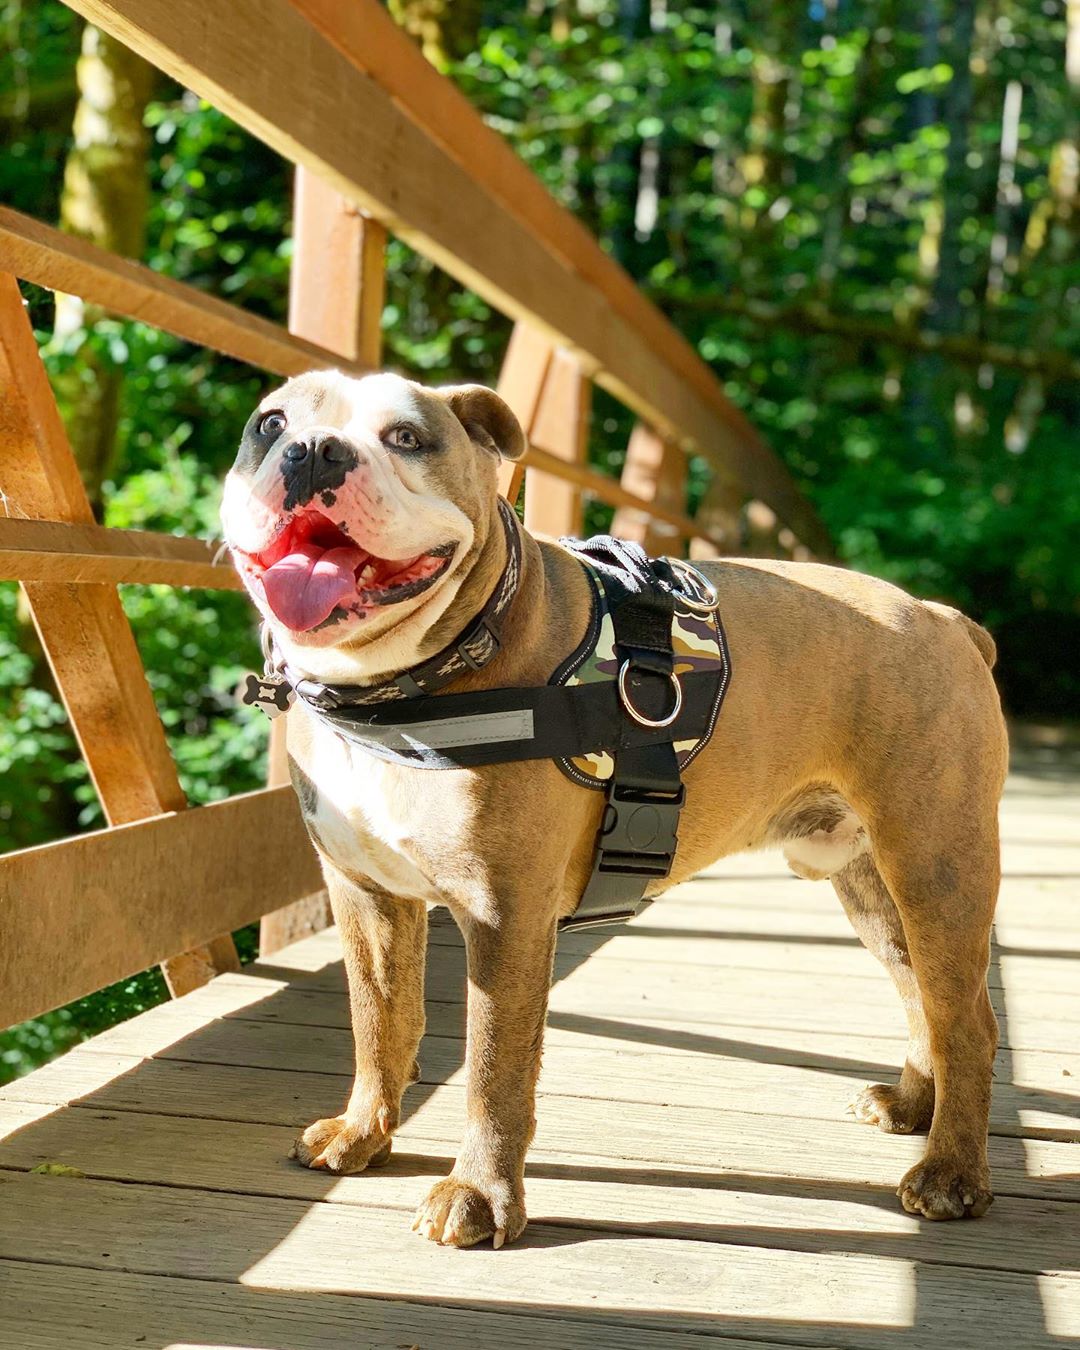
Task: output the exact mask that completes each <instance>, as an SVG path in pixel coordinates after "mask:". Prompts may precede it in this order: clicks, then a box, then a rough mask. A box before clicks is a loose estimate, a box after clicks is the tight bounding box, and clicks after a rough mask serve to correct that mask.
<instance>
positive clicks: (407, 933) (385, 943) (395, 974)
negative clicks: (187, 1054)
mask: <svg viewBox="0 0 1080 1350" xmlns="http://www.w3.org/2000/svg"><path fill="white" fill-rule="evenodd" d="M325 871H326V881H327V886H328V888H329V891H330V901H331V904H332V906H333V910H334V918H335V919H336V921H337V925H338V930H339V932H340V934H341V942H342V947H343V948H344V952H345V968H346V972H347V974H348V978H349V1005H350V1009H351V1012H352V1029H353V1040H354V1043H355V1049H356V1079H355V1082H354V1084H353V1090H352V1093H351V1095H350V1097H349V1102H348V1105H347V1106H346V1107H345V1110H344V1112H343V1113H342V1114H341V1115H340V1116H331V1117H329V1118H328V1119H326V1120H317V1121H315V1123H314V1124H313V1125H309V1126H308V1128H307V1129H306V1130H305V1131H304V1132H303V1134H302V1135H301V1136H300V1138H299V1139H297V1141H296V1143H295V1144H294V1145H293V1153H292V1156H293V1157H295V1158H297V1159H298V1160H299V1161H300V1162H302V1163H303V1164H304V1165H305V1166H306V1167H319V1168H322V1167H325V1168H326V1169H327V1170H329V1171H331V1172H362V1171H363V1170H364V1168H365V1167H371V1166H378V1164H379V1163H383V1162H385V1161H386V1160H387V1158H389V1156H390V1148H391V1136H392V1134H393V1132H394V1129H395V1127H396V1126H397V1123H398V1119H399V1116H400V1110H401V1097H402V1093H403V1092H404V1091H405V1089H406V1087H408V1085H409V1083H410V1082H412V1081H413V1080H414V1078H415V1076H416V1051H417V1047H418V1046H419V1044H420V1038H421V1036H422V1035H423V1034H424V956H425V947H426V941H427V910H426V907H425V906H424V904H423V902H422V901H420V900H407V899H403V898H402V897H400V896H392V895H389V894H388V893H387V892H386V891H383V890H381V889H380V888H379V887H377V886H374V885H367V884H365V885H360V884H358V883H355V882H352V881H350V880H348V879H347V878H346V877H345V876H344V875H343V874H342V873H340V872H338V871H337V870H336V869H335V868H333V867H331V866H329V865H327V866H326V867H325Z"/></svg>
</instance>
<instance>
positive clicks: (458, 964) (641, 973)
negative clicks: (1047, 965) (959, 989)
mask: <svg viewBox="0 0 1080 1350" xmlns="http://www.w3.org/2000/svg"><path fill="white" fill-rule="evenodd" d="M652 951H653V959H652V961H651V962H642V961H634V960H624V959H622V958H620V957H619V956H617V955H609V956H608V957H607V958H605V959H604V960H603V961H602V963H601V964H600V965H599V971H602V972H603V975H602V984H600V985H599V990H600V993H599V996H598V998H597V1001H596V1003H595V1005H594V1006H595V1010H596V1012H597V1013H598V1014H604V1013H607V1012H609V1011H611V1010H612V1004H613V1003H616V1004H618V1006H619V1007H621V1006H622V1005H623V1003H624V1001H625V1000H627V999H628V998H629V999H633V998H635V997H636V998H637V1001H638V1002H640V1003H647V1004H649V1005H651V1006H652V1007H654V1008H655V1007H656V1006H665V1007H669V1006H673V1005H674V999H673V997H672V995H673V994H674V993H676V992H679V991H682V990H684V989H685V992H686V999H685V1002H684V1003H683V1004H682V1005H681V1006H682V1010H683V1012H684V1014H685V1015H686V1016H687V1017H689V1018H694V1019H697V1020H702V1021H705V1020H707V1019H708V1016H709V1013H710V1010H712V1011H713V1012H715V1013H716V1014H718V1015H722V1013H723V1011H724V1010H725V1009H726V1008H729V1007H732V1006H733V1005H738V1006H739V1007H740V1009H745V1008H747V1007H748V1006H749V1008H750V1011H751V1012H752V1013H753V1015H757V1009H758V1005H759V1000H760V999H761V998H762V996H764V997H765V998H769V999H772V1001H773V1004H774V1006H775V1007H776V1008H777V1010H778V1012H779V1013H780V1014H781V1015H786V1014H788V1013H790V1012H792V1011H794V1012H796V1013H798V1012H799V1011H800V1010H802V1009H803V1008H805V1009H806V1010H807V1011H806V1015H805V1023H804V1025H806V1026H811V1027H812V1026H815V1025H818V1024H819V1019H821V1018H822V1017H824V1016H827V1015H828V1014H827V1012H826V1013H824V1014H823V1013H819V1012H817V1011H813V1012H812V1011H810V1010H811V1009H816V1008H817V1007H818V1006H821V1007H823V1008H825V1009H828V1007H829V1006H830V1005H832V1006H835V1008H836V1009H837V1010H838V1011H839V1010H842V1009H843V1007H844V1005H846V1004H850V1002H851V1001H853V1000H855V1001H857V1003H858V1005H859V1007H860V1009H861V1010H862V1014H861V1017H860V1027H861V1029H863V1030H867V1029H869V1028H871V1027H876V1026H879V1025H885V1026H888V1027H891V1026H894V1025H895V1026H897V1027H898V1028H899V1027H901V1026H902V1025H903V1022H902V1021H900V1020H898V1018H897V1013H898V1012H899V1008H900V1003H899V999H897V998H896V995H895V993H894V990H893V986H892V983H891V982H890V980H889V979H888V977H887V976H886V974H885V972H884V971H878V970H875V969H874V968H873V967H869V968H867V969H864V970H862V971H859V972H858V973H857V974H852V975H848V976H846V977H845V978H844V980H843V982H841V981H839V980H837V979H836V977H835V976H834V975H832V974H829V973H826V974H819V973H817V972H814V971H805V970H799V969H797V968H789V969H788V970H784V971H777V972H775V973H774V974H772V976H771V978H768V979H763V978H762V974H761V972H760V971H758V970H755V969H753V968H752V967H750V968H746V967H742V966H739V965H737V964H733V965H731V966H729V967H727V968H726V969H725V970H724V973H723V975H722V977H721V979H720V980H719V981H718V979H717V972H716V969H715V967H713V966H710V965H706V964H691V963H686V962H684V963H682V964H679V965H671V964H669V963H668V962H667V961H666V960H665V959H664V956H663V948H662V947H661V946H659V945H654V946H653V948H652ZM595 960H596V958H593V957H590V956H589V955H588V953H587V952H585V953H582V952H580V951H579V952H567V951H560V952H558V953H557V954H556V958H555V970H554V979H553V983H554V984H555V985H557V986H558V989H559V997H560V998H561V997H563V991H564V990H566V989H567V988H570V989H572V990H574V991H577V990H578V989H583V988H585V987H589V988H592V987H593V986H594V985H595V984H596V983H597V981H599V980H600V978H601V977H600V975H599V973H598V971H597V970H595V969H594V961H595ZM1078 969H1080V967H1078ZM464 978H465V971H464V955H463V953H460V952H457V951H451V950H449V949H448V948H446V947H440V946H434V945H433V946H432V948H431V951H430V954H429V960H428V982H427V992H428V996H429V997H430V998H432V999H434V1000H437V1001H440V1002H457V1001H458V999H460V998H461V997H463V995H464ZM292 988H293V989H294V990H295V991H297V992H316V991H322V992H329V993H342V994H343V993H344V992H345V977H344V972H343V969H342V963H341V962H340V960H339V961H338V962H336V963H335V964H333V965H330V966H328V967H326V969H325V970H322V971H318V972H313V973H312V974H310V975H304V976H301V975H298V976H297V977H296V979H295V980H294V982H293V984H292ZM574 996H575V997H576V992H575V995H574ZM991 1000H992V1002H993V1005H994V1008H995V1011H996V1012H997V1013H998V1016H999V1017H1000V1018H1002V1019H1004V1018H1005V1017H1006V1015H1008V1017H1009V1018H1010V1019H1011V1018H1017V1017H1019V1018H1024V1019H1028V1018H1030V1019H1043V1020H1046V1021H1050V1022H1053V1023H1055V1024H1058V1023H1066V1024H1068V1023H1076V1022H1080V983H1076V982H1074V983H1072V984H1071V985H1067V986H1066V987H1065V988H1064V989H1060V990H1055V989H1051V988H1049V987H1047V986H1044V985H1043V984H1042V983H1041V982H1039V981H1038V979H1037V978H1036V979H1035V980H1033V981H1031V982H1028V983H1027V984H1026V985H1025V984H1020V983H1014V984H1012V985H1011V986H1010V987H1009V988H1008V990H1005V989H1003V988H1002V985H1001V982H1000V981H998V982H996V983H995V984H994V985H993V986H992V987H991ZM871 1005H873V1008H872V1007H871ZM760 1025H763V1026H764V1025H768V1022H762V1023H760ZM1078 1044H1080V1038H1078Z"/></svg>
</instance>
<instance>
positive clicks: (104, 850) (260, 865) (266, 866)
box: [0, 788, 319, 1026]
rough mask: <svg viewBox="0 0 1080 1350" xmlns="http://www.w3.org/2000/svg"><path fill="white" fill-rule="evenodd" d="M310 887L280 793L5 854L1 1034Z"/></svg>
mask: <svg viewBox="0 0 1080 1350" xmlns="http://www.w3.org/2000/svg"><path fill="white" fill-rule="evenodd" d="M318 884H319V869H318V864H317V862H316V860H315V854H314V851H313V850H312V848H311V846H310V844H309V843H308V840H307V835H306V833H305V831H304V828H303V824H302V822H301V820H300V813H299V810H298V808H297V805H296V800H295V798H294V796H293V793H292V791H291V789H289V788H274V789H267V790H264V791H261V792H251V793H247V794H245V795H243V796H238V797H229V798H226V799H225V800H224V801H221V802H215V803H214V804H213V805H211V806H202V807H198V808H194V809H192V810H190V811H180V812H177V813H175V814H171V815H163V816H158V817H157V818H155V819H151V820H143V821H138V822H136V823H134V824H131V825H124V826H121V827H118V828H115V829H111V830H101V831H98V832H96V833H92V834H85V835H79V836H77V837H76V838H74V839H66V840H63V841H62V842H60V843H57V844H45V845H43V846H42V847H40V848H32V849H25V850H23V851H21V852H18V853H9V854H6V855H5V856H4V857H2V858H0V1025H2V1026H8V1025H10V1024H12V1023H15V1022H21V1021H23V1020H24V1019H25V1018H28V1017H34V1016H36V1015H37V1014H39V1013H42V1012H44V1011H46V1010H47V1009H49V1008H54V1007H56V1006H58V1005H59V1004H62V1003H68V1002H70V1001H71V1000H72V999H76V998H81V997H82V996H83V995H84V994H89V993H92V992H93V991H94V990H95V989H100V988H102V987H103V986H104V985H107V984H111V983H112V982H113V981H114V980H119V979H123V978H125V977H126V976H128V975H131V974H134V973H135V972H136V971H139V970H144V969H145V968H146V967H147V966H150V965H153V964H154V963H155V962H156V961H161V960H163V959H164V958H166V957H167V956H169V955H171V954H174V953H176V952H177V951H186V950H188V949H191V948H195V947H198V946H199V945H200V944H203V943H205V942H207V940H208V939H210V938H212V937H213V936H214V935H215V934H216V933H220V932H221V931H222V929H225V930H226V931H231V930H232V929H235V928H240V927H242V926H243V925H244V924H246V923H250V922H252V920H254V919H257V918H259V917H260V916H261V915H262V914H265V913H266V912H267V911H268V910H269V909H274V908H277V907H278V906H280V905H281V904H283V903H285V902H286V901H288V900H289V899H291V898H293V897H295V896H297V895H303V894H306V893H308V892H311V891H313V890H315V889H316V888H317V886H318ZM28 953H42V954H46V953H47V960H46V959H39V960H34V961H31V960H28V959H27V954H28ZM227 978H236V979H239V978H241V977H240V976H231V977H227Z"/></svg>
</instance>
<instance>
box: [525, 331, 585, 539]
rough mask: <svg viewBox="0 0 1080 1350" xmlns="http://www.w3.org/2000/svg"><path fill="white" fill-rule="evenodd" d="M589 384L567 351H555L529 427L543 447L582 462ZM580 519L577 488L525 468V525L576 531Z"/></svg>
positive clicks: (531, 436) (538, 529)
mask: <svg viewBox="0 0 1080 1350" xmlns="http://www.w3.org/2000/svg"><path fill="white" fill-rule="evenodd" d="M591 402H592V385H591V384H590V382H589V381H588V380H587V379H586V378H585V377H584V375H582V373H581V367H580V366H579V365H578V363H577V361H576V360H575V359H574V357H573V356H572V355H571V354H570V353H569V352H566V351H562V350H558V351H556V352H555V353H554V355H553V356H552V359H551V363H550V365H549V367H548V371H547V378H546V379H545V381H544V389H543V393H542V394H541V396H540V402H539V406H538V407H537V410H536V415H535V416H534V418H533V423H532V427H531V428H530V430H529V440H530V441H531V442H532V444H533V445H535V446H537V447H538V448H539V449H541V450H546V451H547V452H548V453H549V454H552V455H557V456H558V458H559V459H564V460H567V461H568V462H570V463H574V464H584V462H585V455H586V450H587V448H588V437H589V409H590V405H591ZM583 523H584V512H583V510H582V501H581V489H580V488H579V487H578V486H577V485H576V484H574V483H567V482H564V481H563V480H562V479H559V478H554V477H552V475H551V474H549V473H540V472H539V471H538V470H536V469H526V471H525V525H526V527H527V528H528V529H530V530H532V531H533V532H534V533H536V534H549V535H556V536H557V535H561V534H573V535H580V533H581V529H582V525H583Z"/></svg>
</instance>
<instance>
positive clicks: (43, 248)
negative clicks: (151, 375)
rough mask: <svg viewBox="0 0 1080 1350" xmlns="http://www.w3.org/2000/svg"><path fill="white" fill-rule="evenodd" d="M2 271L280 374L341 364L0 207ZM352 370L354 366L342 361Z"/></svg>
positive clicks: (211, 299) (221, 304) (230, 308)
mask: <svg viewBox="0 0 1080 1350" xmlns="http://www.w3.org/2000/svg"><path fill="white" fill-rule="evenodd" d="M0 269H4V270H5V271H8V272H13V273H14V274H15V276H18V277H22V278H23V280H24V281H32V282H34V283H35V284H36V285H38V286H45V287H46V288H47V289H49V290H53V291H64V292H67V293H68V294H71V295H79V296H82V298H83V299H84V300H89V301H90V302H91V303H93V304H95V305H100V306H101V308H102V309H104V310H106V311H107V312H108V313H109V314H117V315H120V316H121V317H123V318H126V319H138V320H139V321H140V322H141V323H148V324H151V325H152V326H153V327H155V328H160V329H162V330H163V331H164V332H166V333H172V334H174V336H176V337H179V338H183V339H184V340H185V341H186V342H194V343H195V344H196V345H197V346H200V347H209V348H211V349H212V350H213V351H218V352H224V353H225V355H226V356H234V357H236V359H237V360H239V361H247V362H248V363H249V364H250V365H253V366H257V367H259V368H260V369H262V370H271V371H273V372H274V373H275V374H278V375H300V374H302V373H303V372H304V371H305V370H318V369H320V368H325V367H328V366H335V365H342V364H343V360H342V358H341V357H340V356H335V355H334V354H333V353H332V352H328V351H326V350H324V349H323V348H321V347H319V346H317V345H315V344H313V343H310V342H306V341H304V340H303V339H302V338H299V337H294V336H292V335H290V334H289V333H288V332H286V331H285V329H284V328H282V327H281V326H280V325H278V324H275V323H271V322H270V320H269V319H262V318H260V317H259V316H258V315H256V314H248V313H246V312H245V311H244V310H242V309H239V308H238V307H237V306H236V305H230V304H227V303H226V302H225V301H224V300H219V299H217V298H216V297H215V296H212V295H207V294H206V293H205V292H203V291H200V290H197V289H196V288H195V287H194V286H188V285H185V284H184V283H183V282H180V281H173V280H172V278H171V277H166V276H163V275H162V274H161V273H160V272H153V271H151V270H150V268H149V267H144V266H142V264H140V263H136V262H131V261H129V260H128V259H127V258H118V257H117V256H116V255H115V254H113V253H109V252H107V251H106V250H105V249H102V248H98V247H97V246H96V245H95V244H90V243H87V241H86V240H84V239H78V238H76V237H75V236H74V235H70V234H64V233H63V232H62V231H60V230H57V229H54V228H53V227H52V226H50V225H44V224H42V222H41V221H39V220H34V219H33V218H32V217H30V216H25V215H23V214H22V213H21V212H19V211H13V210H12V209H11V208H10V207H7V206H0ZM344 364H345V365H346V367H347V368H350V369H352V370H353V372H354V373H358V374H362V373H363V368H362V367H361V366H359V365H354V364H351V363H347V362H346V363H344Z"/></svg>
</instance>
